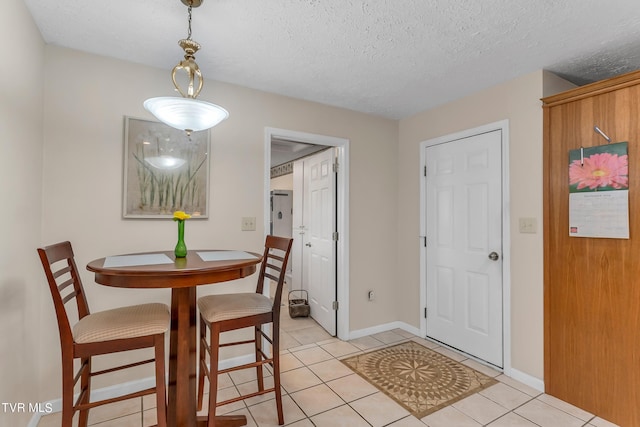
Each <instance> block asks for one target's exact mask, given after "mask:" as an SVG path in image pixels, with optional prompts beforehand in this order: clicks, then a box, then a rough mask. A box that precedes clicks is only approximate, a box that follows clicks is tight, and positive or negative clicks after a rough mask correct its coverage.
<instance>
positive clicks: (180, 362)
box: [87, 250, 262, 427]
mask: <svg viewBox="0 0 640 427" xmlns="http://www.w3.org/2000/svg"><path fill="white" fill-rule="evenodd" d="M199 253H200V254H203V257H204V258H205V260H203V258H201V256H200V255H199ZM227 254H228V255H227ZM247 254H249V255H248V256H247V257H246V259H242V252H236V251H214V250H197V251H194V250H190V251H188V253H187V257H186V258H177V259H176V258H175V256H174V254H173V251H167V252H147V253H144V254H127V255H119V256H115V257H106V258H100V259H96V260H93V261H91V262H90V263H89V264H87V270H89V271H92V272H94V273H95V281H96V282H97V283H99V284H101V285H106V286H115V287H119V288H171V334H170V347H169V348H170V349H169V385H168V388H167V393H168V405H167V417H168V418H167V422H168V425H169V426H172V427H193V426H204V425H206V422H207V417H197V416H196V395H197V394H196V378H197V377H196V360H197V358H196V348H197V337H196V321H197V317H196V287H197V286H200V285H206V284H213V283H220V282H226V281H229V280H235V279H240V278H242V277H246V276H249V275H251V274H253V273H254V272H255V271H256V265H257V264H258V263H260V261H261V260H262V255H260V254H256V253H251V252H248V253H247ZM225 256H226V257H227V258H229V257H231V258H232V259H224V258H225ZM160 258H164V263H153V264H149V262H158V259H160ZM167 258H168V259H167ZM212 258H213V259H217V260H206V259H212ZM136 260H138V261H136ZM105 261H107V266H106V267H105ZM135 262H146V264H144V265H124V264H128V263H129V264H130V263H134V264H135ZM246 422H247V420H246V417H245V416H244V415H241V416H217V417H216V426H220V427H222V426H228V427H231V426H243V425H246Z"/></svg>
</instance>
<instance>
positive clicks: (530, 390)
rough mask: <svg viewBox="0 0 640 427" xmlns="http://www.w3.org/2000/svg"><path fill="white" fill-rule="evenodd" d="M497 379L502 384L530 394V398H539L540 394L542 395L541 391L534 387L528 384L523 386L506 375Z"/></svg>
mask: <svg viewBox="0 0 640 427" xmlns="http://www.w3.org/2000/svg"><path fill="white" fill-rule="evenodd" d="M496 379H497V380H498V381H500V382H502V383H505V384H506V385H508V386H511V387H513V388H515V389H516V390H520V391H521V392H523V393H526V394H528V395H529V396H532V397H536V396H539V395H540V394H542V393H541V392H540V391H538V390H536V389H535V388H533V387H529V386H528V385H526V384H522V383H521V382H520V381H516V380H514V379H513V378H511V377H508V376H506V375H504V374H503V375H499V376H497V377H496Z"/></svg>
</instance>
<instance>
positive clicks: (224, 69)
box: [24, 0, 640, 119]
mask: <svg viewBox="0 0 640 427" xmlns="http://www.w3.org/2000/svg"><path fill="white" fill-rule="evenodd" d="M24 1H25V3H26V4H27V6H28V8H29V9H30V11H31V14H32V15H33V17H34V19H35V21H36V24H37V25H38V27H39V28H40V31H41V32H42V35H43V37H44V39H45V41H46V42H47V43H51V44H55V45H60V46H65V47H70V48H73V49H78V50H82V51H87V52H92V53H96V54H100V55H105V56H110V57H114V58H120V59H124V60H128V61H133V62H138V63H142V64H147V65H152V66H156V67H160V68H164V69H167V70H170V69H171V68H172V67H173V66H174V65H175V64H176V63H177V62H178V60H179V59H181V57H182V51H181V49H180V47H178V46H177V40H178V39H181V38H185V37H186V35H187V8H186V7H185V6H184V5H183V4H182V3H181V2H180V1H179V0H136V1H128V0H127V1H125V0H108V1H90V0H89V1H88V0H24ZM192 27H193V39H194V40H196V41H198V42H199V43H200V44H201V45H202V49H201V51H200V52H198V54H196V60H197V62H198V64H199V65H200V69H201V70H202V72H203V74H204V76H205V77H206V78H209V79H214V80H219V81H223V82H228V83H234V84H238V85H242V86H247V87H251V88H255V89H260V90H264V91H267V92H273V93H278V94H282V95H287V96H291V97H295V98H301V99H306V100H311V101H317V102H321V103H325V104H329V105H334V106H340V107H344V108H348V109H352V110H357V111H361V112H365V113H371V114H376V115H380V116H384V117H389V118H396V119H397V118H403V117H407V116H410V115H412V114H415V113H417V112H420V111H424V110H426V109H428V108H431V107H434V106H436V105H440V104H443V103H445V102H448V101H451V100H454V99H457V98H460V97H463V96H465V95H468V94H469V93H472V92H475V91H478V90H481V89H483V88H486V87H489V86H492V85H495V84H497V83H500V82H503V81H506V80H509V79H512V78H515V77H517V76H520V75H524V74H526V73H529V72H532V71H535V70H539V69H546V70H549V71H553V72H555V73H557V74H559V75H561V76H563V77H565V78H567V79H569V80H571V81H573V82H574V83H576V84H584V83H588V82H592V81H597V80H601V79H603V78H608V77H611V76H614V75H617V74H620V73H623V72H627V71H632V70H636V69H640V2H639V1H638V0H606V1H605V0H204V2H203V5H202V6H201V7H198V8H195V9H194V10H193V24H192ZM168 80H169V81H168V82H167V83H168V84H169V85H170V79H169V78H168ZM212 101H215V100H212Z"/></svg>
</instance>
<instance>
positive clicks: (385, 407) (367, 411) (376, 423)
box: [351, 393, 409, 427]
mask: <svg viewBox="0 0 640 427" xmlns="http://www.w3.org/2000/svg"><path fill="white" fill-rule="evenodd" d="M351 407H353V409H355V410H356V411H357V412H358V413H359V414H360V415H361V416H362V417H363V418H364V419H365V420H366V421H367V422H368V423H369V424H371V425H372V426H373V427H380V426H386V425H387V424H391V423H393V422H395V421H398V420H399V419H401V418H404V417H406V416H407V415H409V412H408V411H407V410H406V409H404V408H403V407H402V406H400V405H398V404H397V403H396V402H394V401H393V400H392V399H390V398H389V397H387V396H385V395H384V394H382V393H375V394H372V395H369V396H367V397H363V398H362V399H359V400H356V401H354V402H351Z"/></svg>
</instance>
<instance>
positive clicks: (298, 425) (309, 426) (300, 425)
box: [287, 418, 315, 427]
mask: <svg viewBox="0 0 640 427" xmlns="http://www.w3.org/2000/svg"><path fill="white" fill-rule="evenodd" d="M287 427H315V426H314V425H313V423H312V422H311V421H309V418H305V419H304V420H300V421H296V422H295V423H293V424H287Z"/></svg>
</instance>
